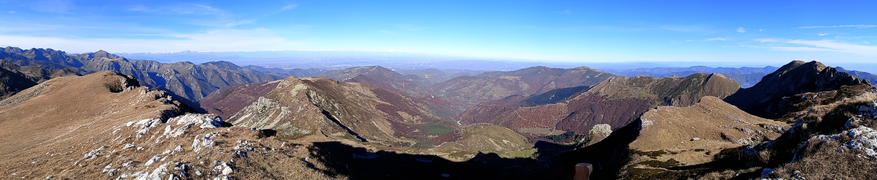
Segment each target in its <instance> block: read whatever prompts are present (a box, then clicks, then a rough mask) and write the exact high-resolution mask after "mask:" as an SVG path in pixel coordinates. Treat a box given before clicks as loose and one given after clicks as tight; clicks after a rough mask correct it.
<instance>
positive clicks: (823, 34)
mask: <svg viewBox="0 0 877 180" xmlns="http://www.w3.org/2000/svg"><path fill="white" fill-rule="evenodd" d="M829 34H831V33H819V36H825V35H829Z"/></svg>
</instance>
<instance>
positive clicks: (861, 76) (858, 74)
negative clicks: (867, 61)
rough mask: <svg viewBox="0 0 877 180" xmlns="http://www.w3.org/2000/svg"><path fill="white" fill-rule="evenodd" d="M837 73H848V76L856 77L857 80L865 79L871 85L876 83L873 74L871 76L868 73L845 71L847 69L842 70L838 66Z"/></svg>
mask: <svg viewBox="0 0 877 180" xmlns="http://www.w3.org/2000/svg"><path fill="white" fill-rule="evenodd" d="M837 71H840V72H845V73H849V74H850V75H853V76H856V77H858V78H859V79H866V80H868V81H869V82H871V83H877V75H874V74H871V73H868V72H864V71H856V70H847V69H844V68H843V67H840V66H838V67H837Z"/></svg>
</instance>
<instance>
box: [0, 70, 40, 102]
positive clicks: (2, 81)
mask: <svg viewBox="0 0 877 180" xmlns="http://www.w3.org/2000/svg"><path fill="white" fill-rule="evenodd" d="M34 85H36V83H34V82H33V81H31V80H30V79H27V78H25V77H24V76H22V75H20V74H18V73H15V72H12V71H8V70H6V69H0V100H3V99H6V98H7V97H9V96H12V95H14V94H15V93H17V92H19V91H22V90H24V89H27V88H29V87H31V86H34Z"/></svg>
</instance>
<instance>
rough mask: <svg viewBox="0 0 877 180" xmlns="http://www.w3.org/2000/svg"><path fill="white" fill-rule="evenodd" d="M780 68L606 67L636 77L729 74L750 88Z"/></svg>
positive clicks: (609, 70)
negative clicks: (618, 68)
mask: <svg viewBox="0 0 877 180" xmlns="http://www.w3.org/2000/svg"><path fill="white" fill-rule="evenodd" d="M777 69H778V68H777V67H773V66H766V67H763V68H753V67H740V68H728V67H719V68H712V67H706V66H691V67H687V68H668V67H656V68H637V69H628V70H615V69H606V72H609V73H612V74H615V75H619V76H626V77H636V76H649V77H658V78H662V77H672V76H690V75H692V74H697V73H706V74H713V73H716V74H722V75H725V76H727V77H728V78H731V79H733V80H734V81H737V82H738V83H740V86H741V87H744V88H748V87H752V86H754V85H755V84H756V83H758V81H760V80H761V78H762V77H764V76H765V75H767V74H769V73H771V72H774V71H776V70H777Z"/></svg>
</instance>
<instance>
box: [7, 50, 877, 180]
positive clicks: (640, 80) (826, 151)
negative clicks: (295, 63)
mask: <svg viewBox="0 0 877 180" xmlns="http://www.w3.org/2000/svg"><path fill="white" fill-rule="evenodd" d="M10 51H11V52H13V53H9V52H10ZM4 52H6V54H4V56H7V57H8V56H22V57H25V58H26V59H28V58H29V61H18V62H11V63H7V64H4V68H3V69H0V90H5V91H4V92H7V93H6V94H5V98H4V99H2V100H0V156H2V158H0V167H2V168H0V176H2V179H34V178H40V179H572V177H573V176H575V175H576V174H575V173H574V171H573V169H574V168H573V165H575V164H577V163H583V162H584V163H591V164H592V165H593V170H594V171H593V173H592V174H591V177H592V178H595V179H619V178H621V179H755V178H782V179H814V178H817V179H826V178H828V179H869V178H870V177H875V176H877V174H875V173H874V172H877V171H875V170H874V168H875V167H877V153H875V149H877V132H875V130H874V129H873V128H875V127H877V121H875V119H877V89H875V87H874V86H873V85H872V84H870V81H868V80H863V79H860V78H858V77H857V76H853V75H850V74H847V73H845V72H843V71H840V70H838V69H835V68H833V67H829V66H825V65H823V64H821V63H819V62H815V61H814V62H801V61H793V62H791V63H789V64H787V65H785V66H782V67H780V68H778V69H777V70H776V71H775V72H772V73H770V74H767V75H765V76H764V78H763V79H762V80H761V81H759V82H758V84H755V85H754V86H752V87H750V88H741V87H740V85H739V83H737V82H736V81H735V80H734V79H732V78H728V77H727V76H724V75H722V74H703V73H696V74H692V75H689V76H686V77H678V76H673V77H664V78H654V77H630V78H628V77H620V76H612V75H611V74H608V73H605V72H602V71H598V70H593V69H589V68H586V67H581V68H575V69H552V68H545V67H534V68H528V69H522V70H519V71H513V72H493V73H485V74H482V75H478V76H471V77H470V76H463V77H457V78H453V79H451V80H448V81H445V82H439V83H437V82H434V81H431V80H425V79H423V78H422V77H419V76H410V75H409V76H405V75H401V74H399V73H396V72H394V71H392V70H389V69H386V68H382V67H358V68H351V69H346V70H342V71H332V72H327V73H326V75H327V76H328V75H331V76H332V77H333V78H334V79H330V78H321V77H286V78H284V79H276V80H272V81H268V80H265V79H261V80H258V81H254V82H260V83H241V84H238V85H234V84H233V83H229V82H230V81H229V82H218V81H217V82H213V80H210V79H213V78H197V77H190V76H189V75H188V74H202V75H206V74H211V73H204V71H205V70H210V68H209V67H215V68H213V70H210V71H212V72H216V73H219V74H223V73H225V75H219V76H212V75H211V77H216V79H219V80H230V79H234V78H237V77H247V75H244V74H235V73H234V72H245V71H249V70H246V69H240V70H239V71H226V70H225V69H235V67H237V66H236V65H233V64H230V63H224V62H212V63H205V64H201V65H192V64H188V65H187V64H186V63H178V64H171V65H167V64H161V65H160V66H161V67H159V68H158V69H159V70H161V69H164V68H169V69H166V70H161V71H168V72H172V71H177V70H176V69H174V68H176V67H177V66H179V67H180V68H183V69H188V70H186V71H185V72H186V73H179V74H177V75H174V77H176V78H181V79H186V78H195V79H198V80H197V81H192V82H191V83H189V82H186V81H178V82H182V83H185V84H188V85H194V84H199V82H202V80H203V81H204V82H209V84H226V85H225V86H223V87H221V88H220V87H218V86H212V87H211V88H213V89H216V90H214V91H212V92H213V93H211V94H210V95H208V96H206V97H203V98H202V99H198V100H199V101H200V102H201V103H200V105H199V106H197V107H194V106H189V104H187V103H186V102H185V101H188V100H191V99H176V98H174V96H175V95H174V94H176V93H173V92H174V91H173V87H169V88H149V87H145V86H141V85H144V84H149V83H148V82H149V79H148V78H146V76H149V73H146V76H142V75H141V76H138V75H128V73H132V74H136V73H137V72H140V71H130V72H128V73H125V72H116V71H98V72H90V70H83V69H106V68H111V69H112V67H113V66H112V65H110V66H107V67H103V65H106V64H114V63H112V62H116V64H118V65H119V66H118V67H123V65H124V66H127V65H125V64H126V63H130V64H137V63H136V62H134V63H132V62H133V61H128V60H126V59H124V58H121V57H116V56H113V55H111V54H107V53H105V52H103V53H102V52H97V53H93V54H84V55H76V56H70V55H66V54H63V53H57V52H58V51H54V50H51V51H41V50H30V51H21V50H15V49H13V50H9V49H5V50H4ZM10 54H11V55H10ZM37 54H41V55H39V56H38V55H37ZM57 57H64V58H60V59H63V60H64V61H57V60H59V58H57ZM19 58H20V57H19ZM77 58H79V59H85V60H84V61H81V60H79V59H77ZM12 59H15V58H12ZM7 60H9V58H7ZM91 61H101V62H102V63H95V64H91V65H89V63H92V62H91ZM83 62H87V63H83ZM16 63H17V64H16ZM59 64H60V65H59ZM96 64H100V65H96ZM56 66H57V67H56ZM93 66H100V67H93ZM165 66H167V67H165ZM47 67H54V68H47ZM70 67H72V68H70ZM205 68H207V69H205ZM23 69H24V70H23ZM27 69H31V70H27ZM38 69H45V70H42V71H38ZM59 69H60V70H59ZM123 69H124V68H123ZM135 69H136V68H135ZM217 69H219V70H217ZM146 72H149V71H146ZM80 73H83V74H85V75H82V76H79V75H80ZM162 77H163V76H162ZM168 77H170V76H168ZM150 78H152V77H151V76H150ZM269 79H270V78H269ZM151 80H152V82H155V79H151ZM250 81H252V79H251V80H250ZM18 82H24V83H27V82H29V83H30V84H24V83H18ZM144 82H147V83H144ZM240 82H246V81H240ZM164 84H168V83H164ZM205 86H206V85H205ZM202 87H203V86H202ZM165 90H172V91H171V92H169V91H165ZM180 92H186V90H183V91H180ZM192 92H195V91H192ZM204 92H205V91H201V92H199V93H200V94H203V93H204ZM192 97H194V96H192ZM181 101H184V102H181ZM202 112H208V113H202Z"/></svg>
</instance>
